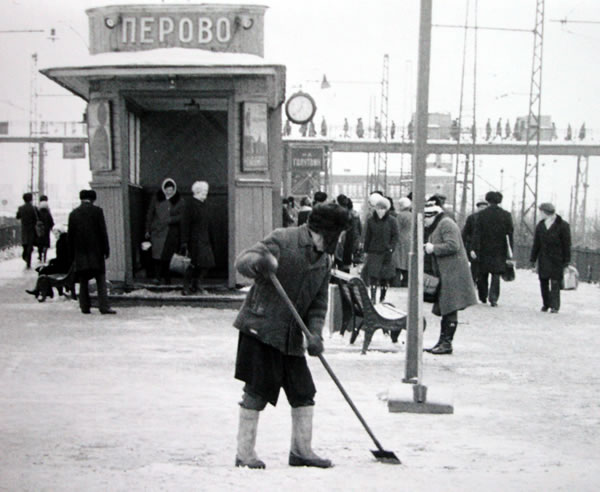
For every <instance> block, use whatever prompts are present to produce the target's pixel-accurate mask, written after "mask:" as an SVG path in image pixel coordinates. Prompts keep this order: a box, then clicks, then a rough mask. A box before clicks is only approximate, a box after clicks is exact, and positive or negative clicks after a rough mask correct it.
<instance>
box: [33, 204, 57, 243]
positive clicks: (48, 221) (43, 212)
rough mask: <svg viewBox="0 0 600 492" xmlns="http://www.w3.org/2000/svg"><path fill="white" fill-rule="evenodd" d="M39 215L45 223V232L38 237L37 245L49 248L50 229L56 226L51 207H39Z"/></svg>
mask: <svg viewBox="0 0 600 492" xmlns="http://www.w3.org/2000/svg"><path fill="white" fill-rule="evenodd" d="M38 217H39V219H40V220H41V221H42V222H43V223H44V234H43V235H42V236H37V237H36V240H35V245H36V246H40V247H42V248H49V247H50V231H51V230H52V228H53V227H54V219H53V218H52V214H51V213H50V209H49V208H46V207H40V208H39V209H38Z"/></svg>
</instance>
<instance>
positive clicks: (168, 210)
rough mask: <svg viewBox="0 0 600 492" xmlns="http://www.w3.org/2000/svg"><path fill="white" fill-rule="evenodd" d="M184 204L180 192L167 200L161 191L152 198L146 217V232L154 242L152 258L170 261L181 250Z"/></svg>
mask: <svg viewBox="0 0 600 492" xmlns="http://www.w3.org/2000/svg"><path fill="white" fill-rule="evenodd" d="M183 208H184V202H183V200H182V199H181V195H180V194H179V192H176V193H175V194H174V195H173V196H172V197H171V198H169V199H168V200H167V198H166V196H165V194H164V192H163V191H162V190H159V191H157V192H156V195H155V196H154V197H153V198H152V202H151V203H150V207H149V208H148V213H147V215H146V232H148V233H149V234H150V241H151V242H152V258H153V259H155V260H161V259H162V260H169V259H170V258H171V256H173V253H175V252H176V251H177V250H178V249H179V244H180V225H181V218H182V216H183Z"/></svg>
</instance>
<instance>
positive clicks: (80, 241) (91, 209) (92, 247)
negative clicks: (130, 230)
mask: <svg viewBox="0 0 600 492" xmlns="http://www.w3.org/2000/svg"><path fill="white" fill-rule="evenodd" d="M67 237H68V238H69V248H70V251H71V254H72V255H73V260H74V263H75V272H83V271H95V272H101V273H104V272H105V265H104V259H105V258H108V255H109V254H110V248H109V244H108V234H107V232H106V222H105V221H104V212H103V211H102V209H101V208H100V207H97V206H95V205H92V204H91V203H89V202H82V203H81V205H80V206H79V207H77V208H76V209H75V210H73V211H72V212H71V213H70V214H69V232H68V236H67Z"/></svg>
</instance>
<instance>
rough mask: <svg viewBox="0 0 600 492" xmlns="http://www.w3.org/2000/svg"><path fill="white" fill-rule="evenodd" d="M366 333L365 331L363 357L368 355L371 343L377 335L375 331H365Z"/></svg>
mask: <svg viewBox="0 0 600 492" xmlns="http://www.w3.org/2000/svg"><path fill="white" fill-rule="evenodd" d="M364 331H365V339H364V341H363V346H362V350H361V351H360V353H361V354H362V355H365V354H366V353H367V350H368V348H369V344H370V343H371V339H372V338H373V334H374V333H375V330H364Z"/></svg>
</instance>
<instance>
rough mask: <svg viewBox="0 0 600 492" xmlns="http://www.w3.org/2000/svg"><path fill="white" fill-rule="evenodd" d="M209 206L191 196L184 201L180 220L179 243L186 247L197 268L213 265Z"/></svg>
mask: <svg viewBox="0 0 600 492" xmlns="http://www.w3.org/2000/svg"><path fill="white" fill-rule="evenodd" d="M210 218H211V214H210V207H209V206H208V205H207V204H206V202H201V201H200V200H196V199H195V198H192V199H190V200H188V201H187V202H186V205H185V212H184V214H183V220H182V222H181V244H182V245H183V244H185V245H186V246H187V248H188V254H189V256H190V258H191V260H192V264H193V265H194V266H196V267H199V268H212V267H214V266H215V256H214V254H213V248H212V243H211V234H210V229H211V224H210Z"/></svg>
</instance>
